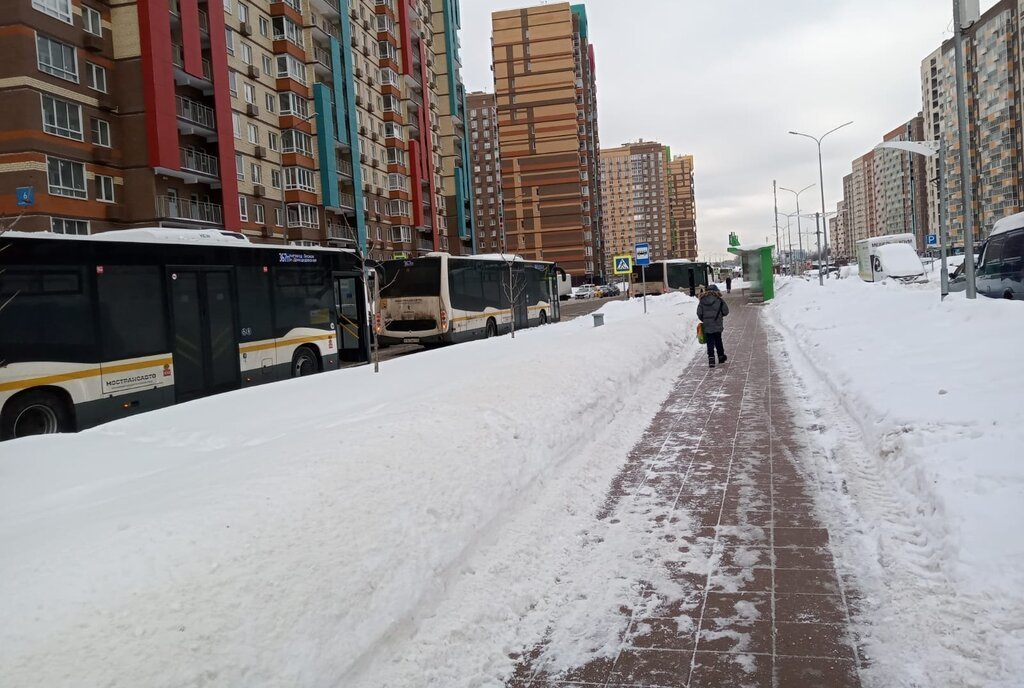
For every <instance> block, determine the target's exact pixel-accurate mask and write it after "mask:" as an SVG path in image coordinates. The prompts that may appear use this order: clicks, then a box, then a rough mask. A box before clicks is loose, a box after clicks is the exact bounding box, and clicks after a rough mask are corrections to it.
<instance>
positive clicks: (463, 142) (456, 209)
mask: <svg viewBox="0 0 1024 688" xmlns="http://www.w3.org/2000/svg"><path fill="white" fill-rule="evenodd" d="M431 6H432V8H433V15H432V17H433V21H432V27H433V34H434V45H435V52H436V53H437V63H436V72H437V83H436V91H437V102H438V115H439V116H440V122H441V126H440V132H439V133H440V139H441V151H440V157H441V165H440V175H441V190H442V193H443V194H444V199H445V211H446V212H445V224H446V230H447V238H448V246H449V250H450V251H451V252H452V253H456V254H470V253H473V252H474V250H473V245H474V243H475V241H476V236H475V232H474V229H473V227H474V225H475V217H474V214H473V193H472V184H473V180H472V172H471V171H470V154H469V150H470V145H469V137H468V133H467V131H466V88H465V86H464V85H463V82H462V60H461V58H460V55H459V34H458V32H459V29H460V28H461V25H462V20H461V18H460V16H459V2H458V0H431Z"/></svg>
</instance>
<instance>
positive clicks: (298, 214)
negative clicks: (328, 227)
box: [288, 203, 320, 228]
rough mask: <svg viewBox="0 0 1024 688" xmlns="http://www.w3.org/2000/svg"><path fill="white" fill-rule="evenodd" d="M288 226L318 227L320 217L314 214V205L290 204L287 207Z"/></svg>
mask: <svg viewBox="0 0 1024 688" xmlns="http://www.w3.org/2000/svg"><path fill="white" fill-rule="evenodd" d="M288 226H289V227H312V228H316V227H319V226H320V217H319V215H318V214H317V212H316V206H315V205H306V204H305V203H291V204H289V205H288Z"/></svg>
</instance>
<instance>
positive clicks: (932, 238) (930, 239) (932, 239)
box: [925, 234, 939, 246]
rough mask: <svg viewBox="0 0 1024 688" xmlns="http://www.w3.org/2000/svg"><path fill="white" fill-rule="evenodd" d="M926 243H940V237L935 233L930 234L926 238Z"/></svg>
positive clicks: (932, 244) (931, 244)
mask: <svg viewBox="0 0 1024 688" xmlns="http://www.w3.org/2000/svg"><path fill="white" fill-rule="evenodd" d="M925 243H926V244H928V245H929V246H934V245H935V244H937V243H939V238H938V237H937V236H935V235H934V234H929V235H928V236H927V238H926V239H925Z"/></svg>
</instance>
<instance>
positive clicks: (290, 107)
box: [278, 91, 309, 119]
mask: <svg viewBox="0 0 1024 688" xmlns="http://www.w3.org/2000/svg"><path fill="white" fill-rule="evenodd" d="M278 100H279V102H280V104H281V114H282V115H298V116H299V117H302V118H303V119H305V118H306V117H308V116H309V101H308V100H306V99H305V98H303V97H302V96H300V95H297V94H295V93H292V92H291V91H286V92H285V93H282V94H280V98H279V99H278Z"/></svg>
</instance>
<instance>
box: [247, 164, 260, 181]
mask: <svg viewBox="0 0 1024 688" xmlns="http://www.w3.org/2000/svg"><path fill="white" fill-rule="evenodd" d="M249 171H250V172H252V183H253V184H262V183H263V168H262V167H260V166H259V165H257V164H256V163H253V164H252V165H250V166H249Z"/></svg>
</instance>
